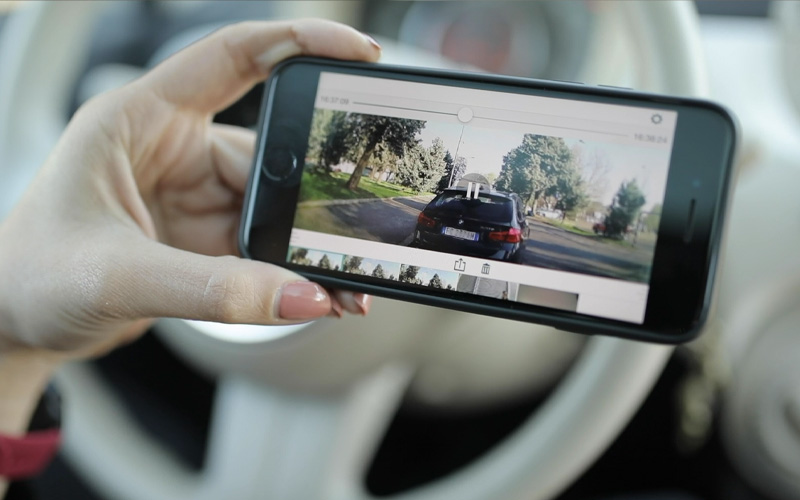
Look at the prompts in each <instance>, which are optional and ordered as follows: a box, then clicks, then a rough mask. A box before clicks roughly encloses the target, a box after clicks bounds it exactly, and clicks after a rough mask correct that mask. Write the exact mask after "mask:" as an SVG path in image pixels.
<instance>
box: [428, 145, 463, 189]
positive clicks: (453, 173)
mask: <svg viewBox="0 0 800 500" xmlns="http://www.w3.org/2000/svg"><path fill="white" fill-rule="evenodd" d="M466 171H467V160H466V159H465V158H464V157H463V156H459V157H458V158H456V159H455V160H454V159H453V157H452V156H451V155H450V151H447V152H446V153H445V155H444V172H443V173H442V177H441V178H440V179H439V183H438V184H437V185H436V192H437V193H441V192H442V191H444V190H445V189H447V188H448V187H450V186H455V185H456V183H457V182H458V181H459V179H461V178H462V177H463V176H464V173H465V172H466Z"/></svg>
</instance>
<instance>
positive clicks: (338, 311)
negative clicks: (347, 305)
mask: <svg viewBox="0 0 800 500" xmlns="http://www.w3.org/2000/svg"><path fill="white" fill-rule="evenodd" d="M331 314H332V315H334V316H336V317H337V318H341V317H342V316H344V309H342V305H341V304H340V303H339V301H337V300H336V299H335V298H333V297H331Z"/></svg>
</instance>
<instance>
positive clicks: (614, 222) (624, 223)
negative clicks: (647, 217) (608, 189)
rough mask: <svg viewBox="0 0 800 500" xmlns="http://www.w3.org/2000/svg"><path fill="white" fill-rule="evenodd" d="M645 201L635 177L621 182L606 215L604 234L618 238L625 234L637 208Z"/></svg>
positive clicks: (637, 213) (636, 212)
mask: <svg viewBox="0 0 800 500" xmlns="http://www.w3.org/2000/svg"><path fill="white" fill-rule="evenodd" d="M646 202H647V200H646V199H645V197H644V194H643V193H642V190H641V189H639V185H638V184H636V180H635V179H634V180H632V181H629V182H623V183H622V185H620V187H619V190H618V191H617V194H616V195H615V196H614V201H613V203H612V204H611V207H610V209H609V212H608V215H606V220H605V226H606V229H605V235H606V236H610V237H615V238H619V237H621V236H622V235H623V234H625V232H626V231H627V230H628V226H630V225H631V224H632V223H633V222H634V221H635V220H636V218H637V217H638V216H639V210H640V209H641V208H642V207H643V206H644V204H645V203H646Z"/></svg>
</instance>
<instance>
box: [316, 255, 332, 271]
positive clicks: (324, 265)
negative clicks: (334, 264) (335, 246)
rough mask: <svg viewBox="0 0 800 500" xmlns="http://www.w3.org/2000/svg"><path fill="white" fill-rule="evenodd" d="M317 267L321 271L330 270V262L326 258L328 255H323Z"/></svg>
mask: <svg viewBox="0 0 800 500" xmlns="http://www.w3.org/2000/svg"><path fill="white" fill-rule="evenodd" d="M317 267H320V268H322V269H330V268H331V261H330V259H329V258H328V254H323V255H322V258H321V259H319V263H318V264H317Z"/></svg>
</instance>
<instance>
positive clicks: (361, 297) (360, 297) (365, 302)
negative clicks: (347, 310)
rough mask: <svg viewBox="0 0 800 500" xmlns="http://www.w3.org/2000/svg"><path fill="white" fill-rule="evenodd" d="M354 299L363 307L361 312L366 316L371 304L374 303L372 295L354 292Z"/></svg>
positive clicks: (360, 307)
mask: <svg viewBox="0 0 800 500" xmlns="http://www.w3.org/2000/svg"><path fill="white" fill-rule="evenodd" d="M353 300H355V301H356V305H357V306H358V308H359V309H361V314H362V315H364V316H366V314H367V313H368V312H369V306H370V304H371V303H372V297H371V296H369V295H367V294H366V293H354V294H353Z"/></svg>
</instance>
